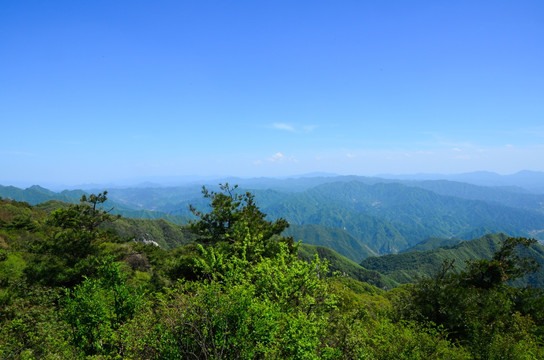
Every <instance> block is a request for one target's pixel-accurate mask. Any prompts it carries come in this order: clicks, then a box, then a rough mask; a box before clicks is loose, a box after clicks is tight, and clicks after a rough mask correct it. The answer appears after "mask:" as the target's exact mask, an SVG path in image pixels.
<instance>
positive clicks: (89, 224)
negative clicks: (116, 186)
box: [25, 191, 116, 285]
mask: <svg viewBox="0 0 544 360" xmlns="http://www.w3.org/2000/svg"><path fill="white" fill-rule="evenodd" d="M106 195H107V191H104V192H103V193H100V194H98V195H94V194H91V195H89V196H88V197H87V196H86V195H83V196H82V197H81V201H80V203H79V204H71V205H70V206H69V207H67V208H59V209H57V210H55V211H54V212H53V213H52V214H51V215H50V217H49V219H48V220H47V224H48V225H49V226H50V230H49V235H48V236H47V237H46V238H45V239H43V240H41V239H40V241H35V242H34V244H33V246H32V247H33V249H32V252H33V254H34V257H33V259H32V261H31V264H30V265H31V266H29V267H27V268H26V269H25V270H26V274H27V277H28V278H29V279H30V280H33V281H39V282H42V283H45V284H49V285H74V284H76V283H78V282H80V281H81V280H82V276H83V275H89V274H90V273H91V272H92V271H93V270H92V268H93V263H92V262H93V261H92V257H93V256H96V254H97V253H98V249H97V244H98V243H100V242H104V241H107V240H110V241H111V240H114V236H112V234H111V233H110V232H108V231H105V230H102V229H101V228H100V225H101V224H103V223H105V222H107V221H113V220H115V219H116V217H115V216H113V215H111V214H109V212H110V211H111V210H110V211H106V210H102V209H101V205H102V204H103V203H104V202H105V201H106V200H107V197H106Z"/></svg>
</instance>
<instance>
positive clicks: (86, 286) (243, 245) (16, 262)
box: [0, 183, 544, 359]
mask: <svg viewBox="0 0 544 360" xmlns="http://www.w3.org/2000/svg"><path fill="white" fill-rule="evenodd" d="M323 186H325V187H326V186H327V185H323ZM393 186H397V187H398V186H401V185H398V184H394V185H393ZM342 187H344V188H346V187H347V188H346V189H351V188H353V187H359V188H361V187H362V188H363V189H360V190H361V191H360V192H359V193H360V194H364V193H366V194H368V196H375V195H376V194H378V193H379V192H380V191H381V188H380V187H379V186H378V187H377V186H375V185H364V186H361V185H360V184H353V183H345V184H343V185H342ZM325 190H326V189H325ZM405 190H406V188H402V187H401V188H400V189H399V192H398V196H399V198H397V200H399V199H400V200H402V199H408V200H409V199H410V197H412V196H413V197H414V198H419V197H420V196H434V195H432V194H430V193H425V192H421V191H423V190H421V191H420V190H417V189H416V190H413V192H406V191H405ZM348 191H352V190H346V192H348ZM202 192H203V194H202V195H203V199H202V200H203V201H204V203H205V204H206V206H201V204H202V203H200V205H199V204H196V206H195V207H191V215H192V220H191V221H190V222H189V223H188V225H175V224H173V223H172V222H169V221H166V220H164V219H152V218H149V219H132V218H127V217H126V216H120V215H113V212H112V211H111V207H109V206H106V205H107V204H108V201H107V196H108V193H107V192H102V193H98V194H84V193H79V194H77V195H78V197H79V200H80V201H77V202H75V201H74V196H75V194H65V195H67V198H66V199H64V201H65V202H60V201H51V200H50V198H44V199H43V200H44V201H46V200H50V201H47V202H43V203H40V204H38V205H30V204H29V203H27V202H19V201H14V200H10V199H2V200H0V322H1V326H0V358H1V359H77V358H80V359H544V296H543V295H544V294H543V290H542V288H541V287H538V286H531V284H533V285H534V283H531V282H530V281H524V280H523V279H526V277H527V275H531V274H535V273H537V270H538V267H539V264H538V262H539V261H540V260H539V258H538V256H537V255H538V254H541V253H542V251H541V248H542V247H541V246H540V245H538V244H537V243H536V241H535V240H532V239H530V238H527V237H509V236H503V235H495V236H491V237H487V238H486V237H484V238H481V239H477V240H479V241H480V242H478V241H477V240H474V241H475V243H478V244H481V242H482V241H487V242H488V243H489V244H493V245H492V246H491V245H490V246H489V247H488V248H487V249H486V253H485V254H484V253H481V254H480V253H477V252H475V250H470V251H473V254H477V255H481V256H480V258H475V257H474V256H465V257H463V255H462V254H466V251H468V250H466V249H474V248H470V247H469V246H468V245H464V246H465V247H463V246H462V244H464V243H467V244H468V243H470V242H463V243H457V242H455V241H454V242H446V241H445V240H443V239H438V240H435V242H438V243H439V244H438V249H439V250H437V249H435V248H436V246H434V245H429V248H426V247H425V245H422V246H424V247H423V248H420V249H418V250H416V251H413V252H407V253H404V254H398V255H390V256H391V257H396V258H394V259H393V258H388V257H376V258H370V257H369V258H367V259H366V260H364V261H363V262H362V263H361V264H358V263H357V262H354V261H352V260H350V259H347V258H345V257H343V256H341V255H340V254H337V253H336V252H334V251H332V250H330V249H328V248H325V247H320V246H310V245H307V244H301V243H299V242H297V241H295V240H294V238H293V237H292V236H288V235H289V233H288V232H286V230H288V228H289V222H288V221H287V220H286V219H284V218H282V217H272V218H273V219H274V220H268V218H267V216H266V215H265V213H264V212H263V211H261V209H260V208H259V206H258V205H257V203H256V196H255V195H254V194H253V193H251V192H244V191H240V189H237V187H236V186H235V187H230V186H229V185H227V184H225V185H221V186H220V187H219V188H218V189H216V190H208V189H206V188H204V189H203V191H202ZM331 192H332V190H331ZM326 194H327V192H320V193H319V194H312V193H311V192H310V193H299V194H298V195H294V196H298V197H301V198H300V199H301V201H302V200H305V199H306V200H308V199H310V200H308V202H307V204H308V205H309V206H310V205H312V201H314V200H315V199H317V198H318V197H321V198H323V199H325V198H324V197H326V196H327V195H326ZM68 195H70V196H68ZM272 195H273V194H272ZM272 195H271V196H272ZM401 195H402V196H403V197H401ZM312 196H313V197H312ZM440 199H442V200H443V201H444V202H443V205H444V209H446V211H449V210H448V209H451V207H450V205H451V204H452V203H453V204H454V205H459V204H460V206H461V207H460V208H462V207H463V206H464V205H463V204H464V203H459V202H458V200H455V199H451V198H440ZM61 200H62V199H61ZM442 200H439V201H442ZM393 201H394V200H393V199H391V202H393ZM471 201H476V200H471ZM352 202H353V201H352ZM353 203H354V205H353V206H354V207H357V206H358V205H357V204H356V202H353ZM401 203H402V202H401ZM408 203H409V201H406V202H405V204H406V206H408ZM285 204H287V203H285ZM381 204H382V206H381V207H378V208H377V209H375V210H374V211H377V212H380V213H381V215H383V216H385V217H388V218H389V219H390V220H391V221H392V223H394V224H398V223H401V221H402V220H403V219H401V218H397V219H395V218H394V216H398V215H394V214H393V212H392V211H391V209H390V207H389V205H388V204H387V203H385V201H384V200H382V202H381ZM471 204H476V203H471ZM312 206H315V205H312ZM270 208H272V207H270ZM457 208H459V207H457ZM500 208H501V207H498V208H493V209H491V210H490V208H489V207H488V206H487V205H485V204H481V208H480V209H481V211H482V212H483V213H484V217H487V216H488V211H491V212H494V211H495V209H500ZM352 210H353V209H352ZM352 210H350V211H352ZM413 210H414V209H412V208H410V209H408V208H407V209H406V211H407V212H409V211H413ZM421 211H422V213H421V215H422V216H426V215H427V214H430V213H431V211H430V210H426V209H423V210H421ZM514 213H515V214H525V213H523V212H522V210H519V211H518V212H514ZM316 214H317V213H315V214H313V215H316ZM401 214H402V212H401ZM512 214H513V213H512ZM173 215H175V214H173ZM178 215H184V216H185V215H186V214H178ZM310 215H312V214H310ZM325 215H326V214H322V216H325ZM293 216H294V215H293ZM469 221H472V220H471V219H469V218H468V217H460V220H459V222H460V223H464V222H469ZM528 221H529V222H531V221H533V222H535V223H540V221H541V220H540V217H538V216H536V215H534V218H532V219H529V220H528ZM314 225H315V227H314V229H313V230H312V231H314V232H319V231H321V229H322V228H320V226H323V227H324V226H325V225H323V224H321V225H320V224H314ZM414 226H415V227H414V228H417V227H418V226H419V224H416V225H414ZM304 231H308V230H306V229H304ZM482 239H483V240H482ZM350 241H354V239H352V238H350V237H349V236H347V235H346V236H345V244H349V242H350ZM429 242H430V240H429ZM409 243H410V244H411V243H412V241H410V242H409ZM359 245H360V246H361V248H363V246H362V245H361V244H359ZM359 245H358V246H359ZM413 245H415V244H413ZM480 247H481V245H478V246H477V247H476V248H480ZM406 248H408V244H406ZM459 249H461V250H459ZM463 249H465V250H463ZM378 250H379V249H378ZM446 250H450V251H451V253H453V254H454V255H453V256H447V255H444V254H443V252H446ZM455 250H457V252H455ZM433 251H434V252H433ZM373 252H374V254H376V249H374V250H373V249H370V250H369V251H368V256H371V255H372V254H373ZM414 253H417V254H418V256H421V258H418V259H427V260H425V261H423V260H413V258H410V256H412V257H413V256H415V255H413V254H414ZM437 253H438V255H437ZM406 254H412V255H409V256H408V257H403V256H407V255H406ZM448 254H450V253H448ZM382 258H383V259H382ZM326 259H328V260H326ZM380 259H382V260H380ZM454 259H457V261H454ZM411 262H412V263H411ZM459 262H462V263H463V266H458V263H459ZM414 263H415V264H425V263H429V264H431V265H432V266H430V267H428V268H426V269H424V270H421V269H415V268H414V265H413V264H414ZM399 264H400V265H399ZM402 264H404V265H405V267H404V268H401V267H402ZM416 270H417V272H416ZM402 271H404V272H405V273H404V275H405V276H402V274H401V273H402ZM414 274H415V275H414ZM360 280H362V281H360ZM400 283H404V284H403V285H399V284H400Z"/></svg>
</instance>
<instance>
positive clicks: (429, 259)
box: [361, 234, 544, 288]
mask: <svg viewBox="0 0 544 360" xmlns="http://www.w3.org/2000/svg"><path fill="white" fill-rule="evenodd" d="M507 238H508V236H507V235H505V234H494V235H493V234H489V235H486V236H484V237H482V238H479V239H474V240H470V241H461V242H457V244H453V245H442V246H439V247H437V248H433V249H428V250H424V251H418V250H413V251H407V252H403V253H401V254H389V255H383V256H379V257H369V258H366V259H365V260H363V261H362V262H361V266H363V267H364V268H367V269H371V270H375V271H378V272H380V273H382V274H384V275H387V276H388V277H390V278H392V279H393V280H395V281H397V282H399V283H410V282H414V281H416V280H417V279H420V278H425V277H429V276H433V275H434V274H436V273H437V272H439V270H440V269H441V267H442V265H443V264H444V261H453V263H452V264H451V266H452V270H455V271H461V270H464V269H465V268H466V265H467V261H471V260H475V259H491V258H492V257H493V254H494V253H495V252H496V251H497V250H498V249H499V248H500V247H501V244H502V243H503V242H504V240H506V239H507ZM518 251H519V252H520V254H521V255H523V256H526V257H530V258H532V259H535V260H536V261H537V263H538V264H540V265H541V266H544V246H542V245H540V244H534V245H532V246H531V247H530V248H528V249H518ZM516 285H518V286H525V285H531V286H536V287H541V288H544V269H543V268H542V267H541V268H540V270H539V271H538V272H535V273H533V274H530V275H528V276H526V277H525V278H523V279H518V280H517V281H516Z"/></svg>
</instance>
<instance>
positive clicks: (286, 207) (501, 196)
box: [0, 176, 544, 262]
mask: <svg viewBox="0 0 544 360" xmlns="http://www.w3.org/2000/svg"><path fill="white" fill-rule="evenodd" d="M242 182H243V183H244V185H245V186H247V187H246V188H245V189H241V188H240V189H238V190H237V191H240V192H243V191H247V189H248V188H249V189H250V190H249V191H251V192H252V193H253V194H254V195H255V198H256V200H257V201H258V202H259V204H260V206H261V208H262V209H263V211H264V212H265V213H266V214H267V216H268V219H270V220H273V219H278V218H284V219H286V220H287V221H288V222H289V223H290V224H291V225H293V226H291V227H290V228H289V229H287V232H286V233H285V235H287V236H294V237H295V238H296V239H297V240H302V241H303V242H305V243H308V244H313V245H322V246H327V247H330V248H332V249H334V250H335V251H337V252H339V253H340V254H342V255H344V256H346V257H348V258H350V259H352V260H354V261H356V262H360V261H361V260H362V259H364V258H366V257H368V256H372V255H376V254H378V255H382V254H389V253H398V252H402V251H404V250H406V249H408V248H410V247H412V246H414V245H416V244H418V243H420V242H421V241H423V240H425V239H427V238H430V237H436V238H448V239H449V238H460V239H463V240H469V239H473V238H477V237H481V236H483V235H485V234H488V233H500V232H502V233H505V234H508V235H511V236H527V237H535V238H537V239H542V238H543V237H544V212H543V204H544V198H543V196H542V195H538V194H531V193H528V192H527V191H525V190H522V189H520V188H512V187H508V188H507V187H483V186H476V185H471V184H464V183H458V182H453V181H410V180H386V179H379V178H364V177H357V176H342V177H315V178H299V179H285V180H278V179H247V180H244V181H242ZM209 188H210V189H211V190H218V187H217V185H214V186H210V187H209ZM251 188H254V190H251ZM200 190H201V187H199V186H196V185H188V186H180V187H174V188H172V187H170V188H161V187H156V188H133V189H112V190H111V192H110V193H109V194H108V196H109V197H110V199H109V200H108V206H110V207H113V208H114V211H115V212H116V213H118V214H122V215H124V216H129V217H138V218H149V219H156V218H164V219H167V220H169V221H171V222H175V223H177V224H187V222H188V221H189V220H190V219H195V217H194V215H193V214H192V213H191V211H190V209H189V205H193V206H195V208H197V209H199V210H203V211H204V210H206V209H207V207H208V205H207V203H206V201H205V199H202V197H201V196H200ZM76 195H77V196H81V195H82V192H81V191H64V192H61V193H53V192H51V191H48V190H46V189H42V188H39V187H36V186H35V187H31V188H29V189H26V190H21V189H16V188H13V187H1V188H0V196H4V197H9V198H13V199H16V200H25V201H28V202H30V203H31V204H36V203H38V202H41V201H45V200H48V199H58V200H63V201H67V199H68V200H69V201H71V202H74V201H75V198H76Z"/></svg>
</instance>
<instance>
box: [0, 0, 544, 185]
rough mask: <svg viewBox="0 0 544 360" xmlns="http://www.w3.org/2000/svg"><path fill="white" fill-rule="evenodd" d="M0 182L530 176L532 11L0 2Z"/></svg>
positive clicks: (538, 78)
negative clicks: (196, 177)
mask: <svg viewBox="0 0 544 360" xmlns="http://www.w3.org/2000/svg"><path fill="white" fill-rule="evenodd" d="M0 54H1V56H0V83H1V86H0V121H1V125H2V127H1V128H2V135H3V136H2V141H1V142H0V168H1V169H2V170H1V172H0V184H4V185H7V184H10V183H14V184H15V183H38V184H41V183H55V182H56V183H62V184H78V183H86V182H106V181H108V182H116V181H121V180H123V179H131V178H144V177H153V176H184V175H205V176H208V175H230V176H244V177H245V176H286V175H295V174H303V173H308V172H332V173H339V174H357V175H375V174H381V173H394V174H403V173H422V172H427V173H448V174H451V173H460V172H469V171H476V170H487V171H494V172H498V173H503V174H506V173H513V172H516V171H519V170H522V169H528V170H536V171H544V66H543V65H542V64H544V2H540V1H449V2H446V1H154V2H151V1H53V2H46V1H8V0H3V1H0Z"/></svg>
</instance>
